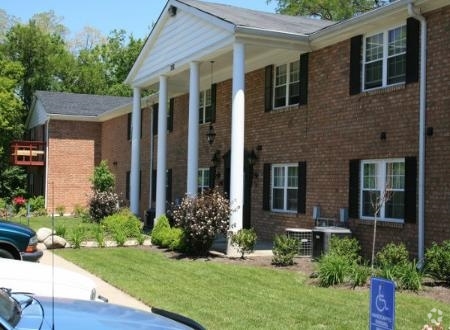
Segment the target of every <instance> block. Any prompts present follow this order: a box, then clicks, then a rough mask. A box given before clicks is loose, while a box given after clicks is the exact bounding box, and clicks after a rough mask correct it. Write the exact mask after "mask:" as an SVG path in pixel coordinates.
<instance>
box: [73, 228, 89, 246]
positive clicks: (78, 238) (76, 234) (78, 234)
mask: <svg viewBox="0 0 450 330" xmlns="http://www.w3.org/2000/svg"><path fill="white" fill-rule="evenodd" d="M85 238H86V229H85V228H84V227H83V226H78V227H75V228H73V230H72V235H71V236H70V240H71V242H72V246H73V248H74V249H79V248H80V247H81V243H82V242H83V241H84V239H85Z"/></svg>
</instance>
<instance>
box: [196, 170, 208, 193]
mask: <svg viewBox="0 0 450 330" xmlns="http://www.w3.org/2000/svg"><path fill="white" fill-rule="evenodd" d="M209 187H210V185H209V168H199V169H198V192H199V193H202V192H203V191H205V190H207V189H209Z"/></svg>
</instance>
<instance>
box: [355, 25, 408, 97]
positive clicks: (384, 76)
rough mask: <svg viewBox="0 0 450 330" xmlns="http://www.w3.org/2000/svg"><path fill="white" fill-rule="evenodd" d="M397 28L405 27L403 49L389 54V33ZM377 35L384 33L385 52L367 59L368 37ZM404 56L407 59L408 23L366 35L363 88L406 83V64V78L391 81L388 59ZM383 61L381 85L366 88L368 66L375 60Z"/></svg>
mask: <svg viewBox="0 0 450 330" xmlns="http://www.w3.org/2000/svg"><path fill="white" fill-rule="evenodd" d="M397 29H405V33H404V45H403V51H401V52H398V53H394V54H392V55H390V54H389V33H390V32H393V31H395V30H397ZM377 35H382V47H383V50H382V52H383V54H382V57H381V58H377V59H376V60H372V61H368V60H367V53H366V50H367V39H368V38H372V37H375V36H377ZM398 56H403V57H404V58H405V60H406V25H405V24H401V25H398V26H394V27H391V28H389V29H387V30H383V31H378V32H377V33H373V34H370V35H366V36H364V42H363V70H362V82H363V90H365V91H368V90H373V89H379V88H385V87H387V86H395V85H400V84H404V83H405V77H406V65H405V72H404V78H403V80H402V81H399V82H395V83H389V82H388V78H389V77H388V61H389V59H390V58H392V57H398ZM378 61H381V62H382V69H381V85H380V86H374V87H368V88H366V66H367V65H368V64H370V63H374V62H378Z"/></svg>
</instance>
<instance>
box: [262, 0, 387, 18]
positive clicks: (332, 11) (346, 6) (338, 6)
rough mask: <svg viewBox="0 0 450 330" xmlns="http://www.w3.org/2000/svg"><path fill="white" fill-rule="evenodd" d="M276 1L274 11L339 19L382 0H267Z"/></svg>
mask: <svg viewBox="0 0 450 330" xmlns="http://www.w3.org/2000/svg"><path fill="white" fill-rule="evenodd" d="M271 1H276V2H277V3H278V7H277V9H276V11H277V12H278V13H281V14H285V15H292V16H312V17H319V18H321V19H325V20H334V21H339V20H343V19H347V18H350V17H353V16H355V15H357V14H361V13H363V12H366V11H369V10H371V9H374V8H376V7H379V6H380V5H382V4H383V3H385V2H386V1H384V0H354V1H342V0H267V2H268V3H269V2H271Z"/></svg>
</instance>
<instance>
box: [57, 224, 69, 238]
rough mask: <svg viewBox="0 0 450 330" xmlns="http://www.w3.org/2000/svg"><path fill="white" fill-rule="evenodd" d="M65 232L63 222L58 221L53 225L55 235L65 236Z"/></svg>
mask: <svg viewBox="0 0 450 330" xmlns="http://www.w3.org/2000/svg"><path fill="white" fill-rule="evenodd" d="M66 232H67V228H66V226H65V225H64V224H61V223H60V224H57V225H56V226H55V233H56V235H58V236H61V237H66Z"/></svg>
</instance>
